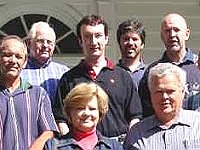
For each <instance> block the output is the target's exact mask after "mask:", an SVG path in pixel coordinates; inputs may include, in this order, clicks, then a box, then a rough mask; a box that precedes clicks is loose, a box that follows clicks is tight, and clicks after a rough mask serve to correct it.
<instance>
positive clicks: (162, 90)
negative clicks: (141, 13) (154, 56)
mask: <svg viewBox="0 0 200 150" xmlns="http://www.w3.org/2000/svg"><path fill="white" fill-rule="evenodd" d="M76 32H77V38H78V41H79V45H80V46H81V47H82V50H83V54H84V58H83V59H82V60H81V61H80V63H79V64H78V65H76V66H75V67H73V68H71V69H69V68H68V67H67V66H66V65H65V64H61V63H58V62H55V61H53V59H52V55H53V52H54V48H55V45H56V34H55V32H54V30H53V28H52V27H50V26H49V24H48V23H46V22H37V23H34V24H33V25H32V27H31V29H30V31H29V39H28V40H27V41H26V43H25V42H24V41H23V40H22V39H21V38H19V37H18V36H16V35H8V36H5V37H3V38H2V39H1V40H0V81H1V82H0V88H1V90H0V97H1V98H0V103H1V105H0V110H1V111H0V149H2V150H27V149H29V150H42V149H47V150H55V149H59V150H64V149H69V150H70V149H80V150H81V149H83V150H93V149H103V150H104V149H113V150H118V149H119V150H121V149H126V150H131V149H136V150H137V149H138V150H139V149H141V150H152V149H160V150H162V149H177V150H184V149H190V150H191V149H198V148H199V147H200V132H199V127H200V113H199V112H197V111H194V110H198V108H199V106H200V99H199V98H200V93H199V91H200V90H199V88H200V87H199V85H200V79H199V75H200V70H199V68H198V66H197V64H198V60H197V59H198V57H197V55H195V54H193V53H192V50H190V49H189V48H187V47H186V41H187V40H188V39H189V36H190V29H189V28H188V26H187V23H186V20H185V19H184V17H182V16H181V15H179V14H177V13H170V14H168V15H166V16H165V17H164V18H163V20H162V22H161V39H162V41H163V43H164V45H165V52H164V54H163V56H162V57H161V59H159V60H157V61H155V62H153V63H152V64H150V65H147V64H145V61H144V59H143V56H142V50H143V48H144V47H145V36H146V34H145V27H144V25H143V24H142V22H141V21H139V20H137V19H135V20H134V19H133V20H126V21H124V22H122V23H121V24H119V26H118V29H117V33H116V34H117V42H118V44H119V48H120V52H121V58H120V60H119V63H118V64H114V62H113V61H112V60H110V59H109V58H108V57H107V56H106V45H107V44H108V40H109V31H108V25H107V23H106V22H105V20H104V18H103V17H102V16H99V15H88V16H84V17H83V18H82V19H81V20H80V22H79V23H78V24H77V26H76ZM199 62H200V61H199ZM185 109H191V110H185Z"/></svg>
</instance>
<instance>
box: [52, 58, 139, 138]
mask: <svg viewBox="0 0 200 150" xmlns="http://www.w3.org/2000/svg"><path fill="white" fill-rule="evenodd" d="M90 68H91V67H89V66H87V64H86V63H85V61H84V60H82V61H81V62H80V63H79V64H78V65H77V66H75V67H74V68H72V69H71V70H69V71H68V72H66V73H65V74H64V75H63V76H62V78H61V79H60V82H59V86H58V92H57V96H56V102H57V103H55V104H53V110H54V115H55V118H56V120H62V119H63V115H61V111H60V110H61V109H62V108H61V107H62V105H61V104H62V99H64V98H65V96H66V94H67V93H68V92H69V91H70V90H71V89H72V88H73V87H74V86H75V85H77V84H78V83H81V82H91V81H93V82H95V83H97V84H98V85H99V86H101V87H102V88H103V89H104V90H105V91H106V92H107V94H108V96H109V110H108V113H107V115H106V116H105V118H104V119H103V120H102V122H101V123H99V125H98V127H97V129H98V130H99V131H100V132H101V133H102V134H103V135H104V136H108V137H114V136H118V135H121V134H124V133H126V132H127V130H128V127H129V123H130V121H131V120H132V119H134V118H141V115H142V107H141V102H140V99H139V96H138V94H137V91H136V87H135V85H134V83H133V81H132V78H131V76H130V74H129V73H128V72H126V71H125V70H124V69H121V68H120V67H117V66H115V65H114V64H113V63H111V61H108V63H107V66H106V67H104V68H102V70H101V71H100V73H99V74H98V75H97V76H95V74H94V72H93V71H91V69H90Z"/></svg>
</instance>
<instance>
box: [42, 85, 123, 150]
mask: <svg viewBox="0 0 200 150" xmlns="http://www.w3.org/2000/svg"><path fill="white" fill-rule="evenodd" d="M63 111H64V113H65V115H66V116H67V119H68V120H67V121H68V124H69V128H70V131H69V133H68V134H66V135H64V136H60V135H59V134H55V135H54V138H53V139H51V140H49V141H48V142H47V144H46V146H47V148H46V149H48V150H55V149H56V150H57V149H58V150H73V149H80V150H94V149H96V150H98V149H103V150H106V149H111V150H121V149H123V148H122V145H121V144H120V143H119V142H117V141H116V140H113V139H109V138H106V137H103V136H102V135H101V134H100V133H99V132H98V131H97V130H96V127H97V124H98V122H100V121H101V120H102V119H103V117H104V116H105V114H106V113H107V111H108V95H107V94H106V93H105V92H104V90H103V89H102V88H100V87H99V86H98V85H96V84H95V83H80V84H78V85H77V86H75V87H74V88H73V89H72V90H71V91H70V92H69V94H68V95H67V96H66V98H65V99H64V109H63Z"/></svg>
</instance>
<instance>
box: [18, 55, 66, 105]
mask: <svg viewBox="0 0 200 150" xmlns="http://www.w3.org/2000/svg"><path fill="white" fill-rule="evenodd" d="M68 70H69V67H67V66H66V65H64V64H60V63H57V62H54V61H51V60H49V61H48V62H47V63H46V64H44V65H43V66H40V65H39V64H37V62H36V61H35V60H34V59H31V58H29V60H28V63H27V66H26V68H25V69H23V70H22V72H21V77H22V79H23V80H26V81H28V82H29V83H30V84H31V85H38V86H42V87H43V88H44V89H45V90H46V91H47V93H48V94H49V97H50V99H51V101H53V99H54V97H55V94H56V90H57V86H58V81H59V79H60V78H61V77H62V75H63V74H64V73H65V72H67V71H68Z"/></svg>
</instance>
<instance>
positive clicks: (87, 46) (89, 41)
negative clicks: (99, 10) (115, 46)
mask: <svg viewBox="0 0 200 150" xmlns="http://www.w3.org/2000/svg"><path fill="white" fill-rule="evenodd" d="M80 33H81V37H80V38H81V39H79V44H80V46H81V47H82V48H83V52H84V55H85V57H86V59H89V60H93V59H97V58H99V57H101V56H102V57H104V56H105V47H106V45H107V43H108V36H106V35H105V30H104V25H103V24H97V25H85V24H83V25H82V26H81V32H80Z"/></svg>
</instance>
